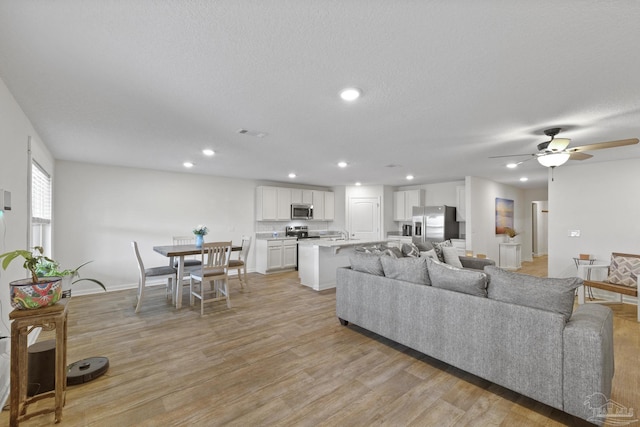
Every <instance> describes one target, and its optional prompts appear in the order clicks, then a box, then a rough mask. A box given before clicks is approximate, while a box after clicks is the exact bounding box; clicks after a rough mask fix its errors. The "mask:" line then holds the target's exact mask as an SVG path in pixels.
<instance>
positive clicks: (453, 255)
mask: <svg viewBox="0 0 640 427" xmlns="http://www.w3.org/2000/svg"><path fill="white" fill-rule="evenodd" d="M440 249H442V255H444V262H445V263H447V264H449V265H452V266H454V267H458V268H462V263H461V262H460V257H459V256H458V249H456V248H454V247H453V246H443V247H441V248H440Z"/></svg>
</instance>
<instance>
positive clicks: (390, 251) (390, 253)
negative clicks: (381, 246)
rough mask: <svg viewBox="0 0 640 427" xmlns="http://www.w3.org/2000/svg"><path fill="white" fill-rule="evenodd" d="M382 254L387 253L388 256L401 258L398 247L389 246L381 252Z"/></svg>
mask: <svg viewBox="0 0 640 427" xmlns="http://www.w3.org/2000/svg"><path fill="white" fill-rule="evenodd" d="M382 255H387V256H390V257H391V258H402V257H403V255H402V251H401V250H400V248H396V247H391V248H387V249H385V250H384V252H382Z"/></svg>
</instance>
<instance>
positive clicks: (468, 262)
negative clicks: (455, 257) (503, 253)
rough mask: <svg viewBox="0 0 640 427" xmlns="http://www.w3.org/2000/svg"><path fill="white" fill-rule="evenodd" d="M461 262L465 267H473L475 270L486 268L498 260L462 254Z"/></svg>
mask: <svg viewBox="0 0 640 427" xmlns="http://www.w3.org/2000/svg"><path fill="white" fill-rule="evenodd" d="M460 263H461V264H462V266H463V267H464V268H472V269H474V270H484V267H485V266H486V265H496V262H495V261H494V260H492V259H489V258H474V257H470V256H461V257H460Z"/></svg>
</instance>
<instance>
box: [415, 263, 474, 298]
mask: <svg viewBox="0 0 640 427" xmlns="http://www.w3.org/2000/svg"><path fill="white" fill-rule="evenodd" d="M425 259H426V261H427V271H428V274H429V279H430V280H431V286H433V287H434V288H442V289H448V290H450V291H455V292H462V293H464V294H469V295H475V296H479V297H485V298H486V297H487V275H486V274H484V273H483V272H481V271H473V270H462V269H459V268H455V267H452V266H450V265H446V264H441V263H440V262H439V261H436V260H433V259H431V258H425Z"/></svg>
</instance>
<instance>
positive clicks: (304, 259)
mask: <svg viewBox="0 0 640 427" xmlns="http://www.w3.org/2000/svg"><path fill="white" fill-rule="evenodd" d="M383 242H385V240H355V239H352V240H343V239H309V240H300V241H298V275H299V277H300V283H301V284H303V285H305V286H309V287H310V288H312V289H314V290H316V291H322V290H324V289H331V288H335V287H336V269H337V268H338V267H347V266H349V265H351V263H350V261H349V256H350V255H351V254H352V253H353V252H354V251H355V247H356V246H369V245H374V244H377V243H383Z"/></svg>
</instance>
